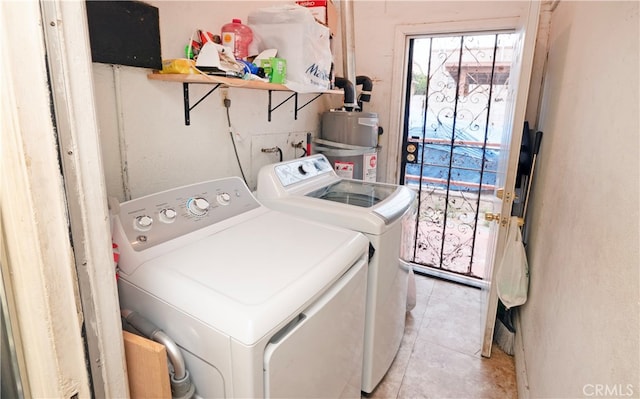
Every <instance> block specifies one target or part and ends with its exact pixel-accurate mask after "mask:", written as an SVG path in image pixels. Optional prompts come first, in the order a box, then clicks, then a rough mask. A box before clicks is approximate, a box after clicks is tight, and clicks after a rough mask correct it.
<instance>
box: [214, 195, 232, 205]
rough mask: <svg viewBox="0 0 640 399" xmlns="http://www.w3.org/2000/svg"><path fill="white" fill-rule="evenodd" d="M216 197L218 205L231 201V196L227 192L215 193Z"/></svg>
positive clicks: (227, 203)
mask: <svg viewBox="0 0 640 399" xmlns="http://www.w3.org/2000/svg"><path fill="white" fill-rule="evenodd" d="M216 199H217V200H218V203H219V204H220V205H229V202H231V196H230V195H229V193H220V194H218V195H217V197H216Z"/></svg>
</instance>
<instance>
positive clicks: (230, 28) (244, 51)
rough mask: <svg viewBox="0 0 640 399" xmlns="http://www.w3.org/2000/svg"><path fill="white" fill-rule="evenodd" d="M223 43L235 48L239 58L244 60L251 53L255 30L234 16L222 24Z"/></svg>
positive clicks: (235, 53) (234, 50) (234, 52)
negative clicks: (250, 45)
mask: <svg viewBox="0 0 640 399" xmlns="http://www.w3.org/2000/svg"><path fill="white" fill-rule="evenodd" d="M220 31H221V36H222V45H223V46H226V47H230V48H232V49H233V55H234V57H236V59H237V60H244V59H246V58H247V56H248V55H249V44H250V43H251V41H252V40H253V32H252V31H251V28H249V27H248V26H247V25H243V24H242V21H241V20H239V19H237V18H234V19H233V20H232V21H231V22H230V23H228V24H225V25H223V26H222V29H221V30H220Z"/></svg>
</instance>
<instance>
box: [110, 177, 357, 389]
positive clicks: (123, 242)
mask: <svg viewBox="0 0 640 399" xmlns="http://www.w3.org/2000/svg"><path fill="white" fill-rule="evenodd" d="M113 221H114V226H113V234H114V240H115V242H116V243H117V244H118V246H119V248H120V263H119V266H120V278H119V282H118V290H119V296H120V304H121V307H122V308H123V309H128V310H132V311H135V312H137V313H139V314H140V315H142V316H143V317H145V318H146V319H148V320H149V321H151V322H152V323H154V324H155V325H156V326H158V327H159V328H161V329H162V330H163V331H164V332H165V333H166V334H168V335H169V336H170V337H171V338H172V339H173V340H174V341H176V343H177V345H178V346H179V348H180V350H181V352H182V355H183V356H184V358H185V362H186V366H187V369H188V370H189V372H190V375H191V378H192V380H193V381H194V383H195V386H196V394H197V395H199V396H200V397H204V398H232V397H236V398H262V397H264V398H278V397H287V398H293V397H295V398H329V397H330V398H338V397H345V398H346V397H348V398H360V378H361V372H362V340H363V333H364V313H365V295H366V279H367V272H368V268H367V256H368V254H367V251H368V245H369V244H368V242H367V239H366V238H365V237H364V236H363V235H362V234H359V233H354V232H353V231H350V230H347V229H342V228H338V227H333V226H326V225H323V224H319V223H316V222H312V221H309V220H305V219H302V218H297V217H294V216H291V215H287V214H284V213H280V212H277V211H273V210H270V209H268V208H266V207H264V206H262V205H261V204H260V203H258V202H257V201H256V199H255V198H254V197H253V195H252V194H251V193H250V192H249V190H248V188H247V187H246V185H245V184H244V182H242V180H240V179H237V178H229V179H222V180H214V181H208V182H203V183H199V184H194V185H190V186H185V187H181V188H176V189H173V190H168V191H165V192H161V193H158V194H154V195H149V196H146V197H143V198H138V199H134V200H131V201H128V202H124V203H122V204H120V206H119V211H118V212H117V214H116V215H115V216H114V220H113Z"/></svg>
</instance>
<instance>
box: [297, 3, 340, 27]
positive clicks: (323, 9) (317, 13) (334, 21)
mask: <svg viewBox="0 0 640 399" xmlns="http://www.w3.org/2000/svg"><path fill="white" fill-rule="evenodd" d="M296 3H297V4H299V5H301V6H303V7H307V8H308V9H309V10H311V13H312V14H313V16H314V17H315V19H316V20H318V22H320V23H321V24H323V25H326V26H327V27H328V28H329V31H330V32H331V35H335V34H336V32H337V31H338V10H336V6H335V5H334V4H333V1H331V0H300V1H296Z"/></svg>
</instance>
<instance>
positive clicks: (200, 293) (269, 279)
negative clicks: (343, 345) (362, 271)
mask: <svg viewBox="0 0 640 399" xmlns="http://www.w3.org/2000/svg"><path fill="white" fill-rule="evenodd" d="M367 248H368V240H367V239H366V238H365V237H364V236H363V235H361V234H359V233H355V232H352V231H349V230H345V229H341V228H338V227H333V226H326V225H322V224H319V223H315V222H312V221H308V220H304V219H299V218H295V217H293V216H289V215H286V214H282V213H279V212H275V211H271V212H266V213H264V214H262V215H259V216H257V217H256V218H253V219H250V220H247V221H245V222H243V223H240V224H237V225H234V226H232V227H230V228H228V229H225V230H223V231H221V232H218V233H216V234H214V235H211V236H208V237H205V238H203V239H200V240H198V241H196V242H194V243H193V244H190V245H186V246H184V247H182V248H179V249H177V250H174V251H171V252H169V253H167V254H165V255H163V256H161V257H158V258H155V259H152V260H149V261H147V262H145V263H143V264H142V265H141V266H140V267H139V268H138V269H136V270H135V272H133V274H131V275H122V276H121V278H122V279H124V280H127V281H129V282H131V283H133V284H134V285H137V286H138V287H140V288H141V289H142V290H145V291H147V292H149V293H150V294H151V295H153V296H156V297H158V298H159V299H161V300H163V301H166V302H167V303H169V304H171V305H172V306H175V307H177V308H179V309H181V310H182V311H184V312H185V313H187V314H189V315H191V316H193V317H195V318H196V319H199V320H200V321H202V322H204V323H205V324H208V325H210V326H212V327H213V328H216V329H218V330H220V331H222V332H224V333H225V334H227V335H228V336H231V337H233V338H235V339H237V340H238V341H240V342H242V343H244V344H246V345H252V344H254V343H256V342H257V341H258V340H260V339H261V338H262V337H264V336H265V335H266V334H268V333H269V332H270V331H271V330H272V329H273V328H275V327H276V326H277V325H278V324H280V323H282V322H283V321H285V320H286V319H287V318H290V317H291V316H293V315H296V314H298V313H299V312H300V311H301V310H303V308H304V307H305V306H306V305H308V303H309V302H310V301H312V300H314V299H315V298H316V297H318V296H320V295H321V294H322V292H323V291H324V290H326V289H327V288H328V287H329V286H330V285H331V284H333V283H334V282H335V281H337V280H338V279H339V278H340V276H341V275H342V274H343V273H345V272H346V271H347V270H348V269H349V268H350V267H351V266H352V265H353V264H354V263H355V262H356V261H357V260H358V259H359V258H360V257H362V256H363V254H365V253H366V250H367Z"/></svg>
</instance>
